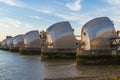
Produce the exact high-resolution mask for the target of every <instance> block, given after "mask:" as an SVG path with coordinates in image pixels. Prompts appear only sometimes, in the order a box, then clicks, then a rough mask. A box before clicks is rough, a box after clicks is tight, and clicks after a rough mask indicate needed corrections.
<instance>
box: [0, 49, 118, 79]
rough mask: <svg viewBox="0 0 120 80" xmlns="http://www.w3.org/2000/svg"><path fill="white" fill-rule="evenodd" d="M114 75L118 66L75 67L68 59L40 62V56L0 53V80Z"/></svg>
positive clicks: (116, 73) (73, 61) (72, 61)
mask: <svg viewBox="0 0 120 80" xmlns="http://www.w3.org/2000/svg"><path fill="white" fill-rule="evenodd" d="M114 75H115V76H116V75H120V66H119V65H114V66H112V65H106V66H87V65H81V66H76V63H75V60H70V59H64V60H62V59H58V60H55V59H52V60H45V61H41V59H40V56H22V55H19V54H17V53H11V52H7V51H0V80H44V78H61V77H62V78H66V77H86V78H87V79H88V78H89V77H95V78H97V79H98V78H101V77H102V78H104V77H109V76H114ZM84 79H85V78H84ZM87 79H86V80H87Z"/></svg>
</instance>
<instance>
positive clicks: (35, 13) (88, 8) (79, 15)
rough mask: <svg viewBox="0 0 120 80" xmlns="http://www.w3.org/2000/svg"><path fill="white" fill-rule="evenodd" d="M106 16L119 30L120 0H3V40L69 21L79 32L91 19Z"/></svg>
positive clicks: (0, 13) (0, 29)
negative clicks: (7, 36) (6, 37)
mask: <svg viewBox="0 0 120 80" xmlns="http://www.w3.org/2000/svg"><path fill="white" fill-rule="evenodd" d="M102 16H107V17H109V18H110V19H111V20H112V21H113V22H114V24H115V28H116V30H118V29H119V30H120V0H0V40H3V39H5V36H6V35H11V36H16V35H18V34H25V33H26V32H28V31H31V30H39V31H41V30H46V29H47V28H48V27H49V26H50V25H52V24H54V23H57V22H61V21H69V22H70V24H71V26H72V28H73V29H74V30H75V31H74V33H75V35H80V31H81V28H82V26H83V25H84V24H85V23H86V22H87V21H89V20H91V19H93V18H96V17H102Z"/></svg>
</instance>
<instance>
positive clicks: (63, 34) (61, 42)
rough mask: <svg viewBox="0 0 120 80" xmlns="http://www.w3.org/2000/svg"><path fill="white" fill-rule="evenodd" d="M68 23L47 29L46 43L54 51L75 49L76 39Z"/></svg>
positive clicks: (60, 23)
mask: <svg viewBox="0 0 120 80" xmlns="http://www.w3.org/2000/svg"><path fill="white" fill-rule="evenodd" d="M73 31H74V30H73V29H72V27H71V25H70V23H69V22H67V21H66V22H59V23H56V24H53V25H52V26H50V27H49V28H48V29H47V43H48V47H49V45H50V46H51V48H55V49H66V48H67V49H75V48H76V47H77V46H76V39H75V36H74V34H73Z"/></svg>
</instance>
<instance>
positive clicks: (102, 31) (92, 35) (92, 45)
mask: <svg viewBox="0 0 120 80" xmlns="http://www.w3.org/2000/svg"><path fill="white" fill-rule="evenodd" d="M115 36H116V32H115V28H114V24H113V23H112V21H111V20H110V19H109V18H108V17H99V18H95V19H93V20H90V21H88V22H87V23H86V24H85V25H84V26H83V28H82V31H81V39H82V42H83V43H84V46H82V48H84V49H86V50H93V49H110V39H109V38H110V37H115Z"/></svg>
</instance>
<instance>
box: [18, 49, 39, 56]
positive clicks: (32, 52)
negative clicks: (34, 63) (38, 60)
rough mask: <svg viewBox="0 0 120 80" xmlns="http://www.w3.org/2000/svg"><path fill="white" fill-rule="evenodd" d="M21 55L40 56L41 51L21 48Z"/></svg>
mask: <svg viewBox="0 0 120 80" xmlns="http://www.w3.org/2000/svg"><path fill="white" fill-rule="evenodd" d="M19 53H20V54H22V55H40V53H41V49H39V48H38V49H36V48H35V49H34V48H20V50H19Z"/></svg>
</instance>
